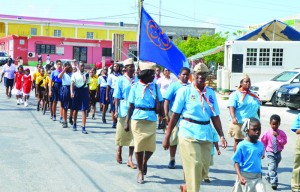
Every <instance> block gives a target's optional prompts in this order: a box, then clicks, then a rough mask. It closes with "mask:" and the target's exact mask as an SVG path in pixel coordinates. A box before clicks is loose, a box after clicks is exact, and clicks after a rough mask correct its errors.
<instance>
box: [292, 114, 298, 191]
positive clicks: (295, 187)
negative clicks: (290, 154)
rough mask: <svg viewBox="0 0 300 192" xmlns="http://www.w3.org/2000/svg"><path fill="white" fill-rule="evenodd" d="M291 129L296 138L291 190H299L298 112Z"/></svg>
mask: <svg viewBox="0 0 300 192" xmlns="http://www.w3.org/2000/svg"><path fill="white" fill-rule="evenodd" d="M292 131H294V132H295V133H296V134H297V137H298V138H297V140H296V144H295V158H294V167H293V172H292V183H291V186H292V191H293V192H296V191H300V113H298V115H297V117H296V119H295V121H294V124H293V127H292Z"/></svg>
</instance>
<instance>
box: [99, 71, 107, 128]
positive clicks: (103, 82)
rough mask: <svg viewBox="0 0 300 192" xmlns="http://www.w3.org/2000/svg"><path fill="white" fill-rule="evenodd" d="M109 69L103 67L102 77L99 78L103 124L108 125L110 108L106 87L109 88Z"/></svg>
mask: <svg viewBox="0 0 300 192" xmlns="http://www.w3.org/2000/svg"><path fill="white" fill-rule="evenodd" d="M107 70H108V69H107V67H103V69H102V71H101V76H99V78H98V91H97V92H98V93H99V101H100V109H102V123H104V124H105V123H106V118H105V114H106V111H107V108H108V100H106V87H107Z"/></svg>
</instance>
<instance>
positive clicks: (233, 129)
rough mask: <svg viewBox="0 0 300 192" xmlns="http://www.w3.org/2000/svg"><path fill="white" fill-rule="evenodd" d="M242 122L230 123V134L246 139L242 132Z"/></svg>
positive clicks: (230, 135)
mask: <svg viewBox="0 0 300 192" xmlns="http://www.w3.org/2000/svg"><path fill="white" fill-rule="evenodd" d="M241 129H242V124H237V125H236V124H233V123H232V122H230V123H229V129H228V136H229V137H233V138H235V139H244V138H245V136H244V135H243V133H242V130H241Z"/></svg>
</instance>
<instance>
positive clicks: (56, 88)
mask: <svg viewBox="0 0 300 192" xmlns="http://www.w3.org/2000/svg"><path fill="white" fill-rule="evenodd" d="M61 87H62V83H57V82H54V85H53V87H52V101H60V92H61Z"/></svg>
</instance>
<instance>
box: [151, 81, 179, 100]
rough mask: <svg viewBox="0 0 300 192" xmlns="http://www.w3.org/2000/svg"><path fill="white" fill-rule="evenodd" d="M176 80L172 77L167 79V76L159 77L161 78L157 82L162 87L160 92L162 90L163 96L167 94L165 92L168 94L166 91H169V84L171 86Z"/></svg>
mask: <svg viewBox="0 0 300 192" xmlns="http://www.w3.org/2000/svg"><path fill="white" fill-rule="evenodd" d="M176 81H177V79H175V78H172V77H170V78H169V79H167V78H166V77H165V76H163V77H161V78H159V79H158V80H157V81H156V84H157V85H158V87H159V88H160V92H161V94H162V96H163V97H164V96H165V94H166V92H167V90H168V88H169V86H170V85H171V84H172V83H174V82H176Z"/></svg>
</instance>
